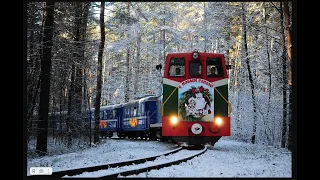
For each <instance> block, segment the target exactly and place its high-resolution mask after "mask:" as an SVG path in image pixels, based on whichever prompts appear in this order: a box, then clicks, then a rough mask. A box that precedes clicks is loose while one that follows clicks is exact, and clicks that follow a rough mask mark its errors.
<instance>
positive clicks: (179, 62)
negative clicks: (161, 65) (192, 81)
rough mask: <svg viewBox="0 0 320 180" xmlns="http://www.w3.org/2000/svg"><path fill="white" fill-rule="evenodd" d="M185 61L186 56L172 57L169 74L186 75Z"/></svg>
mask: <svg viewBox="0 0 320 180" xmlns="http://www.w3.org/2000/svg"><path fill="white" fill-rule="evenodd" d="M184 75H185V63H184V58H171V59H170V62H169V76H178V77H179V76H184Z"/></svg>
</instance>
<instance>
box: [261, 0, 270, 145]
mask: <svg viewBox="0 0 320 180" xmlns="http://www.w3.org/2000/svg"><path fill="white" fill-rule="evenodd" d="M263 6H264V9H263V16H264V17H263V18H264V25H265V26H266V28H265V35H266V36H265V38H266V41H265V43H266V44H265V45H266V51H267V52H266V53H267V59H268V76H269V84H268V93H269V96H268V107H267V117H269V112H270V101H271V92H272V91H271V87H272V76H271V57H270V51H269V36H268V28H267V16H266V15H267V8H266V4H265V3H263ZM267 129H268V127H266V129H265V135H266V138H267V141H268V143H270V137H269V134H268V132H267Z"/></svg>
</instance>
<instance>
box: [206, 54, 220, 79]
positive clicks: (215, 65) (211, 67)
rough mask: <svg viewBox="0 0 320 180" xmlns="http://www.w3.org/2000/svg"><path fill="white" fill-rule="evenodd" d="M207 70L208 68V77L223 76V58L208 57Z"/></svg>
mask: <svg viewBox="0 0 320 180" xmlns="http://www.w3.org/2000/svg"><path fill="white" fill-rule="evenodd" d="M206 70H207V76H208V77H221V76H223V69H222V63H221V59H220V58H208V59H207V68H206Z"/></svg>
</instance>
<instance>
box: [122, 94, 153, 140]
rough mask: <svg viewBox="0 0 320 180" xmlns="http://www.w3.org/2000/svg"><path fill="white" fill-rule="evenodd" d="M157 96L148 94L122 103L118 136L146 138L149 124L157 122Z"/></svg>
mask: <svg viewBox="0 0 320 180" xmlns="http://www.w3.org/2000/svg"><path fill="white" fill-rule="evenodd" d="M157 99H158V98H157V97H155V96H149V97H145V98H141V99H138V100H134V101H132V102H128V103H125V104H123V120H122V122H121V130H122V132H121V133H120V135H119V136H120V137H126V136H128V137H129V138H137V137H140V138H146V137H148V136H149V132H150V124H155V123H158V121H159V120H158V119H157Z"/></svg>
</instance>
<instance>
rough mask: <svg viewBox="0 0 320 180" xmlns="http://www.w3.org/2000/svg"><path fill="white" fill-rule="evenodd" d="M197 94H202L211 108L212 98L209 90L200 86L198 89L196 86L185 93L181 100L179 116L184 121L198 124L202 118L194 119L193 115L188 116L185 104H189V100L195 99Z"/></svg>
mask: <svg viewBox="0 0 320 180" xmlns="http://www.w3.org/2000/svg"><path fill="white" fill-rule="evenodd" d="M197 92H201V93H202V94H203V97H204V99H205V100H206V102H207V104H208V105H209V106H211V101H212V96H211V94H210V92H209V90H208V89H205V88H203V86H200V87H199V88H196V87H195V86H191V88H190V89H189V90H188V91H185V92H183V93H182V97H181V98H180V99H179V102H178V105H179V113H180V114H179V115H180V116H181V118H182V119H183V120H184V121H189V122H198V121H200V120H201V117H194V116H192V115H189V116H187V115H186V109H185V104H189V103H188V100H189V98H191V97H195V93H197Z"/></svg>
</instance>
